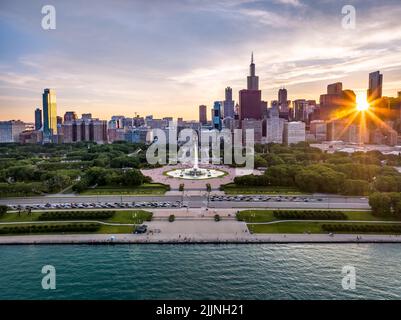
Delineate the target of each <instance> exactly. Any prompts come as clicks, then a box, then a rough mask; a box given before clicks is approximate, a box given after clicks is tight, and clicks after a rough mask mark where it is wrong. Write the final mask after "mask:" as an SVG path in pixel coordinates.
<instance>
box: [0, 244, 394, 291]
mask: <svg viewBox="0 0 401 320" xmlns="http://www.w3.org/2000/svg"><path fill="white" fill-rule="evenodd" d="M400 263H401V245H399V244H309V245H306V244H296V245H294V244H238V245H234V244H230V245H228V244H221V245H206V244H202V245H195V244H192V245H149V244H140V245H138V244H136V245H110V246H102V245H97V246H91V245H53V246H50V245H49V246H42V245H40V246H34V245H31V246H0V299H400V298H401V268H400ZM44 265H53V266H54V267H55V268H56V284H57V288H56V290H44V289H42V286H41V281H42V277H43V275H42V274H41V269H42V267H43V266H44ZM346 265H351V266H354V267H355V268H356V275H357V277H356V289H355V290H344V289H343V288H342V285H341V280H342V277H343V274H342V273H341V271H342V268H343V266H346Z"/></svg>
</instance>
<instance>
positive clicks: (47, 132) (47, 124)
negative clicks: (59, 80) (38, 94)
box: [43, 89, 57, 139]
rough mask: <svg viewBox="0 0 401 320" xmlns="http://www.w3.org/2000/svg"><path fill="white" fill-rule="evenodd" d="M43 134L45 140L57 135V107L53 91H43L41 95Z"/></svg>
mask: <svg viewBox="0 0 401 320" xmlns="http://www.w3.org/2000/svg"><path fill="white" fill-rule="evenodd" d="M43 134H44V136H45V137H46V139H48V138H51V137H52V135H55V134H57V105H56V92H55V90H54V89H45V90H44V93H43Z"/></svg>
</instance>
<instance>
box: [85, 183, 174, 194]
mask: <svg viewBox="0 0 401 320" xmlns="http://www.w3.org/2000/svg"><path fill="white" fill-rule="evenodd" d="M166 191H168V187H167V186H165V185H163V184H161V183H144V184H143V185H140V186H138V187H117V186H101V187H97V188H95V189H87V190H85V191H83V192H81V193H80V194H81V195H116V194H117V195H142V194H146V195H163V194H165V193H166Z"/></svg>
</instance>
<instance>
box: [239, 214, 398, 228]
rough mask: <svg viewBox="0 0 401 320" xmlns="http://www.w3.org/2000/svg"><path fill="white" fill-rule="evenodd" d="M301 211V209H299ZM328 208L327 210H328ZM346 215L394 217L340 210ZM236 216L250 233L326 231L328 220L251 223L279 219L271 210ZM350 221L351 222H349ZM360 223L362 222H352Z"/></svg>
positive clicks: (358, 218)
mask: <svg viewBox="0 0 401 320" xmlns="http://www.w3.org/2000/svg"><path fill="white" fill-rule="evenodd" d="M301 211H302V210H301ZM329 211H330V210H328V212H329ZM341 212H342V213H344V214H345V215H346V217H347V219H346V220H345V221H350V220H351V221H352V220H355V221H391V220H395V218H389V217H376V216H374V215H372V213H371V212H370V211H341ZM237 217H238V218H239V219H240V220H242V221H245V222H248V223H249V224H248V229H249V231H250V232H252V233H327V232H325V231H324V230H322V228H321V226H322V225H323V224H329V223H330V222H310V221H302V220H294V221H285V222H280V223H273V224H252V222H256V223H257V222H272V221H280V219H277V218H275V217H274V215H273V210H244V211H241V212H240V213H239V214H237ZM349 223H352V222H349ZM352 224H353V225H360V224H363V223H352Z"/></svg>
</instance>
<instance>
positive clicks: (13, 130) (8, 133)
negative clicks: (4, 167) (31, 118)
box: [0, 120, 26, 143]
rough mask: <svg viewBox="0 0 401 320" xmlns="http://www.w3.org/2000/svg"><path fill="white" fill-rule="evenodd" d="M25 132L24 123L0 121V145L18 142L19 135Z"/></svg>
mask: <svg viewBox="0 0 401 320" xmlns="http://www.w3.org/2000/svg"><path fill="white" fill-rule="evenodd" d="M25 130H26V123H24V122H22V121H20V120H11V121H0V143H13V142H19V135H20V133H22V132H24V131H25Z"/></svg>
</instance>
